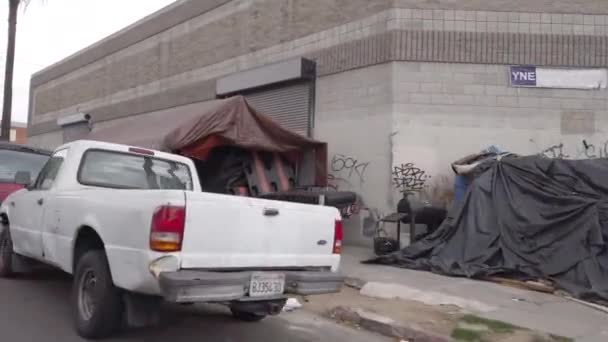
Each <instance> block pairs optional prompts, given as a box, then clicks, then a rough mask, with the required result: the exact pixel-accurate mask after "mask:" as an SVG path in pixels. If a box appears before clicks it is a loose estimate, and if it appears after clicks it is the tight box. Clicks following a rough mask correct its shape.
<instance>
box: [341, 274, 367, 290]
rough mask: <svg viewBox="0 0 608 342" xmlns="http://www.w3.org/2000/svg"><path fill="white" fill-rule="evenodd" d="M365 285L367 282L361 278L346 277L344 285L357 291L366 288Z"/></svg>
mask: <svg viewBox="0 0 608 342" xmlns="http://www.w3.org/2000/svg"><path fill="white" fill-rule="evenodd" d="M365 283H366V281H364V280H362V279H359V278H353V277H346V279H344V285H346V286H348V287H352V288H353V289H357V290H361V288H363V286H365Z"/></svg>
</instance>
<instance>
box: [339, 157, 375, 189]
mask: <svg viewBox="0 0 608 342" xmlns="http://www.w3.org/2000/svg"><path fill="white" fill-rule="evenodd" d="M369 164H370V163H369V162H362V161H359V160H358V159H357V158H354V157H350V156H345V155H342V154H336V155H335V156H334V157H333V158H332V159H331V171H332V172H334V173H338V174H342V175H344V176H345V177H347V178H349V179H352V178H353V177H354V178H355V181H359V183H365V171H367V167H368V166H369Z"/></svg>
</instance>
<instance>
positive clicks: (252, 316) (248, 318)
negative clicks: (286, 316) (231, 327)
mask: <svg viewBox="0 0 608 342" xmlns="http://www.w3.org/2000/svg"><path fill="white" fill-rule="evenodd" d="M230 311H231V312H232V317H234V318H236V319H238V320H239V321H244V322H259V321H261V320H263V319H264V318H266V315H262V314H258V313H254V312H247V311H241V310H237V309H234V308H230Z"/></svg>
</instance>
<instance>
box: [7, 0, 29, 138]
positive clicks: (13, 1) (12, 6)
mask: <svg viewBox="0 0 608 342" xmlns="http://www.w3.org/2000/svg"><path fill="white" fill-rule="evenodd" d="M28 2H29V0H8V4H9V10H8V44H7V47H6V68H5V72H4V99H3V107H2V123H1V125H2V130H1V131H0V139H2V140H10V137H11V114H12V110H13V69H14V68H15V40H16V38H17V10H19V5H21V4H22V3H23V4H24V5H27V3H28Z"/></svg>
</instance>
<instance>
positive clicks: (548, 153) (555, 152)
mask: <svg viewBox="0 0 608 342" xmlns="http://www.w3.org/2000/svg"><path fill="white" fill-rule="evenodd" d="M539 155H541V156H543V157H545V158H550V159H569V158H570V156H569V155H567V154H566V153H565V152H564V144H563V143H561V144H559V145H553V146H549V147H547V148H545V149H544V150H542V151H541V152H540V153H539Z"/></svg>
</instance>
